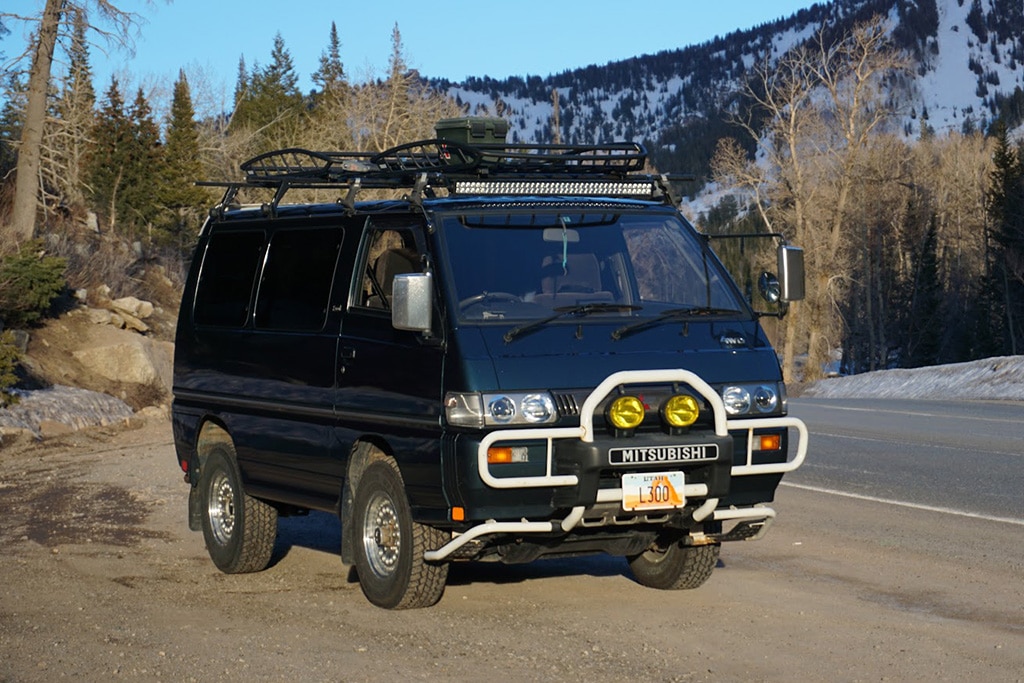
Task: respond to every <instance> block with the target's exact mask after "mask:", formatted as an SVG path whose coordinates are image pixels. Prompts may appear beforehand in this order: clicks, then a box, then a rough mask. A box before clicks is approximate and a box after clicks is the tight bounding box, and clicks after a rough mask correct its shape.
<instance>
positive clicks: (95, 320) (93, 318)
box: [85, 308, 114, 325]
mask: <svg viewBox="0 0 1024 683" xmlns="http://www.w3.org/2000/svg"><path fill="white" fill-rule="evenodd" d="M85 314H86V315H87V316H89V322H91V323H92V324H93V325H113V324H114V314H113V313H111V312H110V311H108V310H107V309H105V308H90V309H87V310H86V313H85Z"/></svg>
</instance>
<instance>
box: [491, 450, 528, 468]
mask: <svg viewBox="0 0 1024 683" xmlns="http://www.w3.org/2000/svg"><path fill="white" fill-rule="evenodd" d="M529 459H530V458H529V451H528V450H527V449H526V447H525V446H491V447H490V448H488V449H487V464H488V465H507V464H508V463H513V462H527V461H528V460H529Z"/></svg>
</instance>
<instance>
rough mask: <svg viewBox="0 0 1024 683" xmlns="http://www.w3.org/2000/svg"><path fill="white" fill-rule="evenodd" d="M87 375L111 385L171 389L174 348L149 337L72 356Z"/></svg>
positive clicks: (131, 337) (98, 347)
mask: <svg viewBox="0 0 1024 683" xmlns="http://www.w3.org/2000/svg"><path fill="white" fill-rule="evenodd" d="M72 356H73V357H74V359H75V360H76V361H78V362H79V363H80V364H81V365H82V366H83V367H84V368H85V369H86V371H87V372H89V373H91V374H93V375H96V376H99V377H102V378H104V379H106V380H109V381H110V382H115V383H128V384H140V385H144V386H155V387H159V388H160V389H162V390H163V391H170V388H171V382H172V379H171V367H172V362H173V356H174V344H172V343H170V342H157V341H152V340H150V339H148V338H146V337H140V336H126V337H124V338H123V339H120V340H118V341H117V342H115V343H112V344H108V345H102V346H100V345H96V346H90V347H87V348H84V349H78V350H75V351H73V352H72Z"/></svg>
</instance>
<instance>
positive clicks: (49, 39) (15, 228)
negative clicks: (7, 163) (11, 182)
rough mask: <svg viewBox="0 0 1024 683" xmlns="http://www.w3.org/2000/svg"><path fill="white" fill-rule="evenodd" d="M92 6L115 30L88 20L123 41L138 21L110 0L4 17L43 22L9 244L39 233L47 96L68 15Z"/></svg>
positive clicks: (65, 2) (58, 2) (49, 4)
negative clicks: (60, 36) (29, 14)
mask: <svg viewBox="0 0 1024 683" xmlns="http://www.w3.org/2000/svg"><path fill="white" fill-rule="evenodd" d="M90 10H93V11H95V14H96V15H97V16H98V17H99V18H100V19H102V20H103V21H104V22H106V24H107V25H109V26H111V27H112V29H101V28H98V27H97V26H98V25H97V24H90V26H91V27H92V28H93V30H94V31H96V32H98V33H99V34H100V35H102V36H103V37H105V38H106V39H108V40H112V41H114V42H116V43H118V44H120V45H126V44H127V41H128V32H129V30H130V28H131V27H132V26H133V25H134V24H135V22H136V15H135V14H133V13H131V12H127V11H125V10H122V9H119V8H118V7H117V6H115V5H114V4H113V3H112V2H110V0H83V1H82V2H70V1H69V0H46V4H45V6H44V7H43V11H42V13H41V14H39V15H38V16H35V17H22V16H17V15H13V14H4V15H3V16H4V17H5V18H14V19H19V20H25V21H35V22H37V23H38V25H39V29H38V31H37V32H36V41H35V43H34V45H33V46H32V48H31V55H32V66H31V69H30V71H29V80H28V99H27V105H26V107H25V121H24V125H23V126H22V137H21V142H20V144H19V147H18V163H17V167H16V174H17V175H16V178H15V186H14V206H13V209H12V215H11V224H10V226H7V228H6V231H7V233H8V235H9V236H10V237H11V238H12V239H10V240H7V241H6V242H7V243H8V244H20V243H21V242H23V241H25V240H28V239H31V238H32V236H33V235H34V233H35V223H36V206H37V201H38V197H39V188H40V182H39V173H40V167H41V161H42V142H43V132H44V127H45V125H46V108H47V96H48V93H49V87H50V72H51V69H52V67H53V60H54V51H55V49H56V45H57V38H58V35H59V34H60V33H61V31H62V30H65V29H66V22H65V18H66V17H67V16H68V14H69V12H72V11H75V12H81V13H82V16H86V17H88V16H89V14H90Z"/></svg>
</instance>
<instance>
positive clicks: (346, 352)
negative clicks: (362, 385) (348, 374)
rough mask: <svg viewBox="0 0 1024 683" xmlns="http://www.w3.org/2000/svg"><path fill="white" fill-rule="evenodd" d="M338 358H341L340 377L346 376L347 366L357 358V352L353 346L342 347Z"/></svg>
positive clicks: (339, 364) (339, 365)
mask: <svg viewBox="0 0 1024 683" xmlns="http://www.w3.org/2000/svg"><path fill="white" fill-rule="evenodd" d="M338 356H339V362H338V374H339V375H344V374H345V364H346V363H348V362H349V361H351V360H353V359H355V357H356V350H355V348H353V347H351V346H342V347H341V351H340V352H339V354H338Z"/></svg>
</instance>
